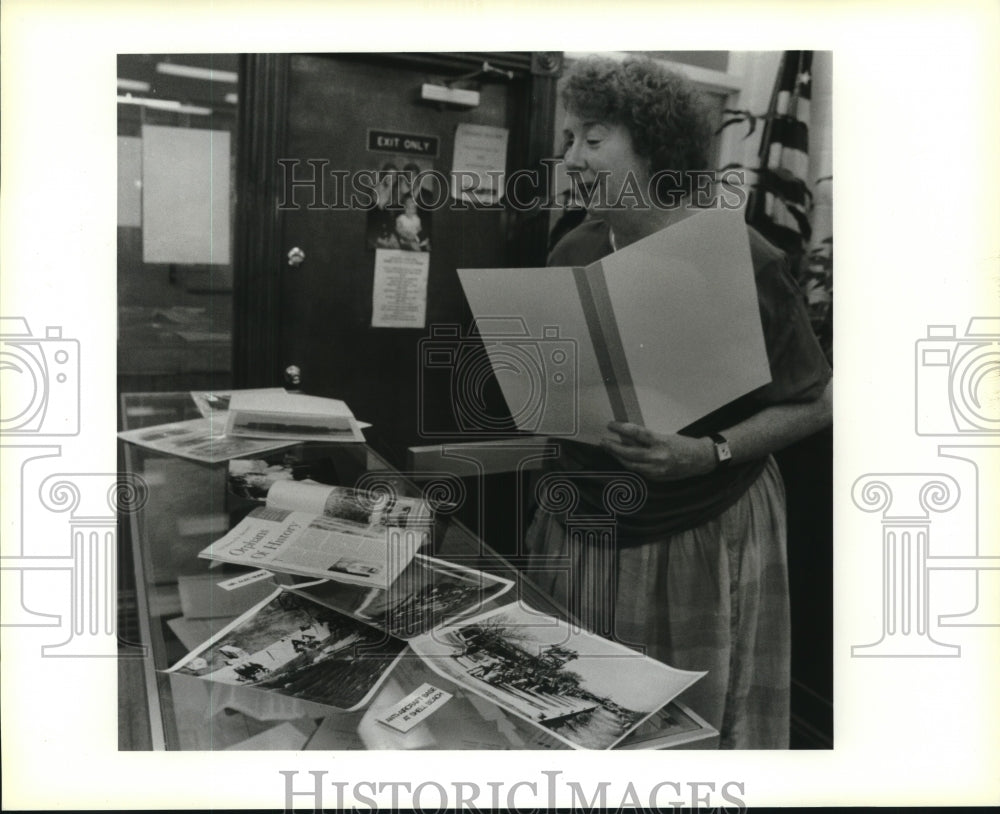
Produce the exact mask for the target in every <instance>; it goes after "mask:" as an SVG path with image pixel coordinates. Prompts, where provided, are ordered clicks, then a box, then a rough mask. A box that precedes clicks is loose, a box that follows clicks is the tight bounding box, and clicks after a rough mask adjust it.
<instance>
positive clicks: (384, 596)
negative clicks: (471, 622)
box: [293, 554, 513, 639]
mask: <svg viewBox="0 0 1000 814" xmlns="http://www.w3.org/2000/svg"><path fill="white" fill-rule="evenodd" d="M512 584H513V583H512V582H511V581H510V580H506V579H501V578H500V577H494V576H492V575H490V574H487V573H484V572H482V571H474V570H472V569H470V568H463V567H462V566H460V565H454V564H453V563H448V562H445V561H443V560H438V559H435V558H433V557H426V556H423V555H420V554H418V555H416V556H415V557H414V558H413V560H411V562H410V564H409V565H408V566H407V567H406V569H405V570H404V571H403V572H402V573H401V574H400V575H399V576H398V577H397V578H396V580H395V581H394V582H393V583H392V585H390V586H389V589H388V590H383V589H381V588H368V587H362V586H356V585H347V584H343V583H338V582H334V581H330V582H326V583H321V584H318V585H310V586H309V587H305V588H295V589H293V590H295V592H296V593H298V594H300V595H302V596H308V597H309V598H310V599H313V600H314V601H316V602H319V603H320V604H323V605H326V606H327V607H330V608H334V609H336V610H338V611H340V612H341V613H347V614H350V615H351V616H353V617H354V618H356V619H361V620H363V621H365V622H367V623H368V624H371V625H374V626H375V627H377V628H380V629H381V630H385V631H386V632H388V633H389V634H391V635H393V636H397V637H399V638H402V639H410V638H412V637H414V636H418V635H421V634H423V633H427V632H428V631H430V630H431V629H433V628H435V627H437V626H439V625H442V624H445V623H448V622H451V621H452V620H454V619H456V618H458V617H460V616H463V615H470V614H472V613H478V612H481V610H482V607H483V605H484V604H485V603H486V602H488V601H490V600H493V599H496V598H497V597H499V596H501V595H502V594H503V593H505V592H506V591H507V590H508V589H510V587H511V585H512Z"/></svg>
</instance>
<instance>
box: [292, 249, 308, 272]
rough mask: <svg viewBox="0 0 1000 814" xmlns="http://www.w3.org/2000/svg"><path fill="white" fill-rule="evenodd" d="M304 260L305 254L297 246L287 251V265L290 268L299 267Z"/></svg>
mask: <svg viewBox="0 0 1000 814" xmlns="http://www.w3.org/2000/svg"><path fill="white" fill-rule="evenodd" d="M305 259H306V253H305V252H304V251H302V249H300V248H299V247H298V246H296V247H295V248H294V249H289V251H288V265H290V266H291V267H292V268H298V267H299V266H301V265H302V264H303V263H304V262H305Z"/></svg>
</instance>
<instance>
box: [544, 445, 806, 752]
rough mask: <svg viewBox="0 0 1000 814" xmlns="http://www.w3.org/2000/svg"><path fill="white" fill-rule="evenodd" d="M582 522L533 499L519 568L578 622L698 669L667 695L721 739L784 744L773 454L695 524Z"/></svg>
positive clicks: (782, 573)
mask: <svg viewBox="0 0 1000 814" xmlns="http://www.w3.org/2000/svg"><path fill="white" fill-rule="evenodd" d="M567 527H569V529H570V530H569V532H568V531H567ZM591 532H593V533H588V532H587V531H586V530H583V531H581V529H579V528H574V527H573V526H572V524H571V523H568V524H567V525H564V524H563V523H562V522H560V520H559V519H558V518H556V517H555V516H553V515H550V514H547V513H545V512H542V511H538V512H537V513H536V514H535V517H534V519H533V520H532V523H531V526H530V528H529V529H528V533H527V536H526V540H525V543H526V548H527V553H528V555H529V566H528V571H529V573H530V579H531V580H532V581H533V582H534V583H535V584H536V585H538V586H539V587H540V588H541V589H542V590H543V591H545V592H546V593H547V594H549V595H550V596H552V597H553V598H555V599H556V600H557V601H560V602H562V603H563V604H564V605H565V606H566V608H567V609H568V610H570V612H571V613H573V614H574V615H575V616H576V617H577V618H578V619H579V620H580V622H581V624H582V625H583V626H584V627H587V628H589V629H590V630H593V631H594V632H597V633H600V634H602V635H605V636H608V637H609V638H613V639H615V640H616V641H619V642H621V643H622V644H625V645H628V646H629V647H632V648H635V649H637V650H640V651H642V652H644V653H645V654H646V655H648V656H650V657H652V658H654V659H657V660H658V661H662V662H664V663H666V664H669V665H671V666H672V667H678V668H681V669H685V670H699V671H707V673H708V674H707V675H705V676H704V677H703V678H701V679H700V680H698V681H697V682H695V684H694V685H693V686H692V687H690V688H689V689H688V690H686V691H685V692H684V693H682V694H681V695H680V696H679V697H678V699H677V700H679V701H681V702H682V703H685V704H687V705H688V706H690V707H691V709H693V710H694V711H695V712H697V713H698V714H699V715H701V716H702V717H703V718H705V719H706V720H707V721H708V722H709V723H710V724H712V726H714V727H715V728H716V729H718V730H719V733H720V748H723V749H787V748H788V738H789V696H790V691H789V685H790V657H791V655H790V651H791V627H790V619H789V596H788V565H787V552H786V520H785V489H784V484H783V483H782V480H781V474H780V472H779V471H778V465H777V463H776V462H775V461H774V459H773V458H771V459H770V460H769V461H768V464H767V467H766V468H765V469H764V471H763V472H762V473H761V475H760V477H759V478H758V479H757V480H756V481H755V482H754V483H753V484H752V485H751V487H750V488H749V489H748V490H747V492H746V494H744V495H743V496H742V497H741V498H740V499H739V501H738V502H737V503H736V504H735V505H733V506H732V507H730V508H729V509H727V510H726V511H724V512H723V513H722V514H721V515H719V516H718V517H716V518H714V519H713V520H710V521H709V522H707V523H705V524H704V525H701V526H698V527H697V528H694V529H690V530H688V531H683V532H679V533H677V534H673V535H668V536H665V537H663V538H662V539H653V540H649V541H646V542H643V543H642V544H640V545H635V546H629V547H618V546H615V545H614V539H613V534H612V535H608V534H607V533H604V534H602V533H600V530H599V529H594V528H592V529H591Z"/></svg>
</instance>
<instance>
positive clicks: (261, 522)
mask: <svg viewBox="0 0 1000 814" xmlns="http://www.w3.org/2000/svg"><path fill="white" fill-rule="evenodd" d="M431 520H432V513H431V511H430V508H429V506H428V505H427V503H426V502H424V501H422V500H418V499H415V498H399V497H395V496H390V495H384V494H372V493H367V492H362V491H359V490H355V489H350V488H347V487H341V486H322V485H320V484H308V483H301V482H295V481H277V482H275V483H274V484H273V485H272V486H271V488H270V489H269V490H268V494H267V503H266V504H265V505H264V506H259V507H257V508H255V509H253V510H252V511H251V512H250V513H249V514H248V515H247V516H246V517H245V518H244V519H243V520H242V521H240V522H239V523H237V524H236V526H234V527H233V528H232V529H231V530H230V531H229V533H228V534H226V535H225V536H224V537H222V538H221V539H219V540H217V541H216V542H214V543H212V545H210V546H208V547H207V548H206V549H204V550H203V551H202V552H201V553H200V554H199V556H201V557H205V558H207V559H213V560H222V561H224V562H230V563H235V564H237V565H247V566H250V567H253V568H263V569H266V570H268V571H282V572H285V573H288V574H298V575H301V576H308V577H318V578H322V579H332V580H336V581H339V582H347V583H351V584H354V585H366V586H371V587H377V588H382V589H386V588H388V587H389V586H390V585H391V584H392V583H393V581H394V580H395V579H396V578H397V577H398V576H399V574H400V572H402V571H403V569H404V568H406V566H407V565H408V564H409V563H410V561H411V560H412V559H413V555H414V554H415V553H416V551H417V550H418V549H419V548H420V546H421V545H423V544H424V543H425V542H426V540H427V537H428V535H429V529H430V523H431Z"/></svg>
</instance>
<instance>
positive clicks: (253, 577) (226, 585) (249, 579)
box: [217, 569, 271, 591]
mask: <svg viewBox="0 0 1000 814" xmlns="http://www.w3.org/2000/svg"><path fill="white" fill-rule="evenodd" d="M270 577H271V572H270V571H264V570H263V569H261V570H259V571H251V572H250V573H249V574H240V575H239V576H238V577H233V578H232V579H224V580H223V581H222V582H219V583H217V584H218V586H219V587H220V588H222V590H224V591H235V590H236V589H237V588H242V587H243V586H244V585H252V584H253V583H255V582H260V581H261V580H263V579H269V578H270Z"/></svg>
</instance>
